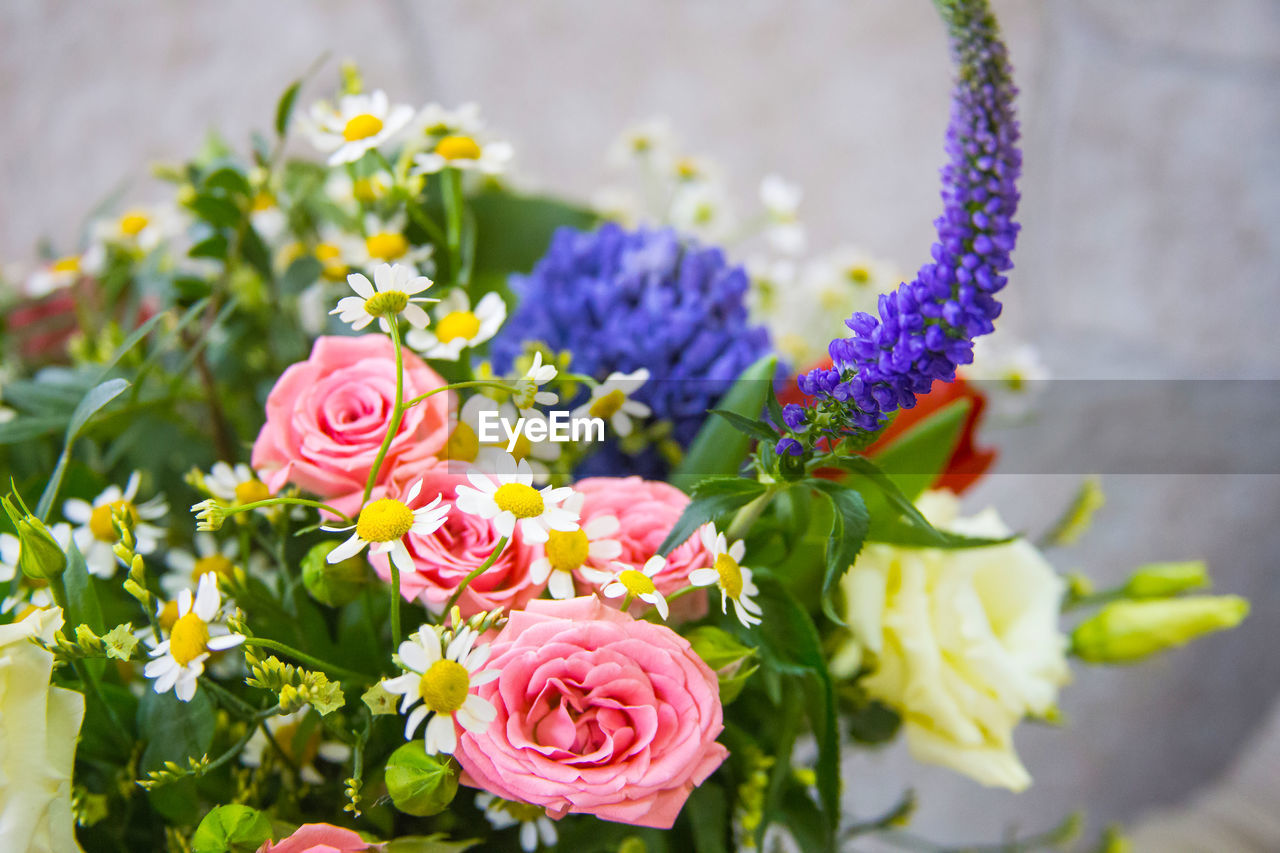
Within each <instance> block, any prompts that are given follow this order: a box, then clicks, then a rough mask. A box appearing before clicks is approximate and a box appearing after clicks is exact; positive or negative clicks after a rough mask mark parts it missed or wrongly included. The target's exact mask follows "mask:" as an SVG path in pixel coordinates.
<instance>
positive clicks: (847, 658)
mask: <svg viewBox="0 0 1280 853" xmlns="http://www.w3.org/2000/svg"><path fill="white" fill-rule="evenodd" d="M917 505H918V506H919V508H920V511H921V512H923V513H924V514H925V516H926V517H927V518H928V519H929V520H930V521H931V522H932V523H933V524H934V525H935V526H937V527H939V528H941V529H944V530H949V531H952V532H955V533H960V534H964V535H967V536H981V537H988V538H998V537H1004V536H1008V535H1010V531H1009V529H1008V528H1007V527H1005V525H1004V523H1003V522H1002V521H1001V520H1000V517H999V516H998V515H996V513H995V511H994V510H986V511H985V512H982V513H980V514H979V515H976V516H973V517H971V518H960V517H959V502H958V500H957V499H956V497H955V496H954V495H952V494H951V493H950V492H928V493H926V494H924V495H923V496H922V497H921V498H920V500H919V501H918V502H917ZM841 588H842V590H843V592H844V599H845V616H846V618H847V620H848V623H849V626H850V628H851V630H852V632H853V636H854V641H853V642H852V643H851V644H850V645H849V646H847V647H846V648H845V649H842V650H841V652H840V653H838V654H837V656H836V659H835V660H834V661H832V669H833V671H834V672H836V673H837V674H851V673H852V672H853V671H856V670H857V669H858V667H859V664H860V663H861V664H863V665H865V666H866V668H867V669H868V671H869V674H868V675H867V676H865V677H864V678H863V679H862V681H861V684H862V685H863V686H864V687H865V688H866V689H867V691H868V692H869V693H870V694H871V695H872V696H874V697H876V698H878V699H880V700H881V701H883V702H885V703H886V704H888V705H890V706H892V707H893V708H895V709H897V711H898V712H899V713H900V714H901V715H902V720H903V728H904V731H905V732H906V738H907V745H908V746H909V747H910V749H911V753H912V755H914V756H915V757H916V759H918V760H920V761H924V762H927V763H930V764H941V765H943V766H944V767H950V768H951V769H952V770H956V771H958V772H960V773H963V774H965V775H966V776H969V777H972V778H973V779H976V780H977V781H979V782H981V783H982V784H984V785H990V786H995V787H1002V788H1009V789H1010V790H1014V791H1020V790H1023V789H1024V788H1026V787H1027V786H1028V785H1030V784H1031V776H1030V775H1029V774H1028V773H1027V770H1026V768H1025V767H1023V765H1022V762H1021V761H1019V760H1018V756H1017V754H1016V753H1015V752H1014V749H1013V729H1014V727H1015V726H1017V725H1018V723H1019V722H1020V721H1021V720H1022V718H1023V717H1025V716H1027V715H1044V714H1048V713H1049V712H1050V711H1051V710H1052V709H1053V707H1054V703H1055V702H1056V700H1057V695H1058V688H1059V687H1061V686H1062V685H1063V684H1065V683H1066V682H1067V681H1068V679H1069V677H1070V673H1069V671H1068V669H1067V661H1066V655H1065V650H1066V643H1067V640H1066V637H1064V636H1063V634H1062V633H1061V632H1060V631H1059V630H1058V613H1059V605H1060V603H1061V600H1062V595H1063V592H1064V591H1065V584H1064V583H1063V581H1062V580H1061V579H1060V578H1059V577H1058V575H1057V574H1056V573H1055V572H1054V570H1053V567H1052V566H1050V565H1049V563H1048V562H1047V561H1046V560H1045V558H1044V557H1043V556H1042V555H1041V554H1040V552H1039V551H1037V550H1036V549H1035V548H1034V547H1033V546H1032V545H1031V544H1030V543H1029V542H1026V541H1025V540H1021V539H1019V540H1015V541H1013V542H1009V543H1008V544H1004V545H996V546H992V547H990V548H972V549H961V550H940V549H932V548H922V549H910V548H898V547H895V546H891V545H867V546H866V547H865V548H864V549H863V550H862V553H861V554H860V555H859V556H858V560H857V562H856V563H854V565H853V568H852V569H850V570H849V572H848V573H847V574H846V575H845V576H844V578H843V579H842V581H841ZM860 658H861V660H859V659H860Z"/></svg>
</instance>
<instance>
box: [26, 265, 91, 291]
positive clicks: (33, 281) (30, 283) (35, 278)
mask: <svg viewBox="0 0 1280 853" xmlns="http://www.w3.org/2000/svg"><path fill="white" fill-rule="evenodd" d="M85 272H87V270H86V269H85V264H84V259H83V258H82V257H81V256H80V255H63V256H62V257H60V258H57V259H55V260H53V261H50V262H49V263H47V264H45V265H44V266H42V267H41V268H40V269H38V270H36V271H35V272H33V273H32V274H31V275H30V276H28V277H27V280H26V283H25V284H24V285H23V288H22V292H23V293H24V294H25V295H26V296H28V297H30V298H32V299H39V298H41V297H43V296H48V295H49V294H50V293H53V292H54V291H55V290H61V289H62V288H64V287H70V286H71V285H73V284H75V283H76V282H77V281H79V280H80V278H81V276H83V275H84V274H85Z"/></svg>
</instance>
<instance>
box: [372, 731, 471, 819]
mask: <svg viewBox="0 0 1280 853" xmlns="http://www.w3.org/2000/svg"><path fill="white" fill-rule="evenodd" d="M384 779H385V780H386V783H387V793H388V794H389V795H390V796H391V802H393V803H395V806H396V808H398V809H399V810H400V811H402V812H404V813H405V814H411V815H413V816H414V817H427V816H428V815H433V814H439V813H440V812H442V811H444V810H445V808H447V807H448V805H449V803H451V802H453V798H454V796H455V795H456V794H457V793H458V764H457V762H455V761H454V760H453V759H452V758H450V757H449V756H447V755H427V751H426V749H425V748H424V747H423V745H422V741H421V740H412V741H409V742H408V743H406V744H405V745H404V746H402V747H400V748H399V749H397V750H396V751H395V752H393V753H391V758H389V759H387V770H386V773H385V775H384Z"/></svg>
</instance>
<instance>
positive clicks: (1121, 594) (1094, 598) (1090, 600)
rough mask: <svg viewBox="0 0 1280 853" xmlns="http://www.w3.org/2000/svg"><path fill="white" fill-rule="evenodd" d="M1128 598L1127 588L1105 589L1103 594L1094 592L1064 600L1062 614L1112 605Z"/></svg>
mask: <svg viewBox="0 0 1280 853" xmlns="http://www.w3.org/2000/svg"><path fill="white" fill-rule="evenodd" d="M1128 597H1129V595H1128V588H1127V587H1124V586H1118V587H1115V588H1113V589H1104V590H1102V591H1101V592H1092V593H1089V594H1088V595H1081V596H1079V597H1077V598H1066V599H1063V602H1062V612H1063V613H1067V612H1070V611H1072V610H1078V609H1079V608H1081V607H1095V606H1097V605H1099V604H1110V603H1111V602H1113V601H1119V600H1121V599H1124V598H1128Z"/></svg>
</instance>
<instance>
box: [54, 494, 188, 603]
mask: <svg viewBox="0 0 1280 853" xmlns="http://www.w3.org/2000/svg"><path fill="white" fill-rule="evenodd" d="M139 481H140V475H139V473H138V472H137V471H134V472H133V473H132V474H131V475H129V482H128V483H127V484H126V485H125V488H124V491H121V490H120V487H119V486H107V488H106V489H104V490H103V492H102V494H100V495H98V496H97V497H96V498H94V499H93V503H92V504H90V503H87V502H86V501H82V500H80V499H79V498H71V499H70V500H68V501H67V502H66V503H64V504H63V505H62V514H63V515H64V516H65V517H66V519H67V520H68V521H70V522H71V523H72V524H74V525H78V526H77V527H76V528H75V530H74V532H73V533H72V537H73V538H74V539H75V543H76V547H77V548H79V549H80V553H81V554H83V555H84V560H85V564H86V565H87V566H88V568H89V573H90V574H92V575H95V576H96V577H100V578H110V577H111V576H112V575H114V574H115V573H116V565H117V563H118V562H119V561H118V559H117V557H116V555H115V551H114V550H113V549H114V547H115V544H116V543H117V542H119V541H120V537H119V536H118V535H117V534H116V528H115V524H114V523H112V521H111V512H112V510H121V511H123V512H124V513H126V514H127V515H128V517H129V519H130V520H131V521H132V522H133V538H134V540H135V544H134V548H133V550H134V552H135V553H138V554H150V553H151V552H152V551H154V550H155V549H156V545H157V544H158V543H159V542H160V540H161V539H162V538H164V530H162V529H161V528H159V527H157V526H156V525H154V524H150V523H149V522H152V521H156V520H158V519H161V518H163V517H164V516H165V514H166V513H167V512H168V511H169V505H168V504H167V503H165V500H164V498H163V497H162V496H159V495H157V496H156V497H154V498H152V499H151V500H149V501H147V502H145V503H138V502H137V497H138V484H139Z"/></svg>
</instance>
